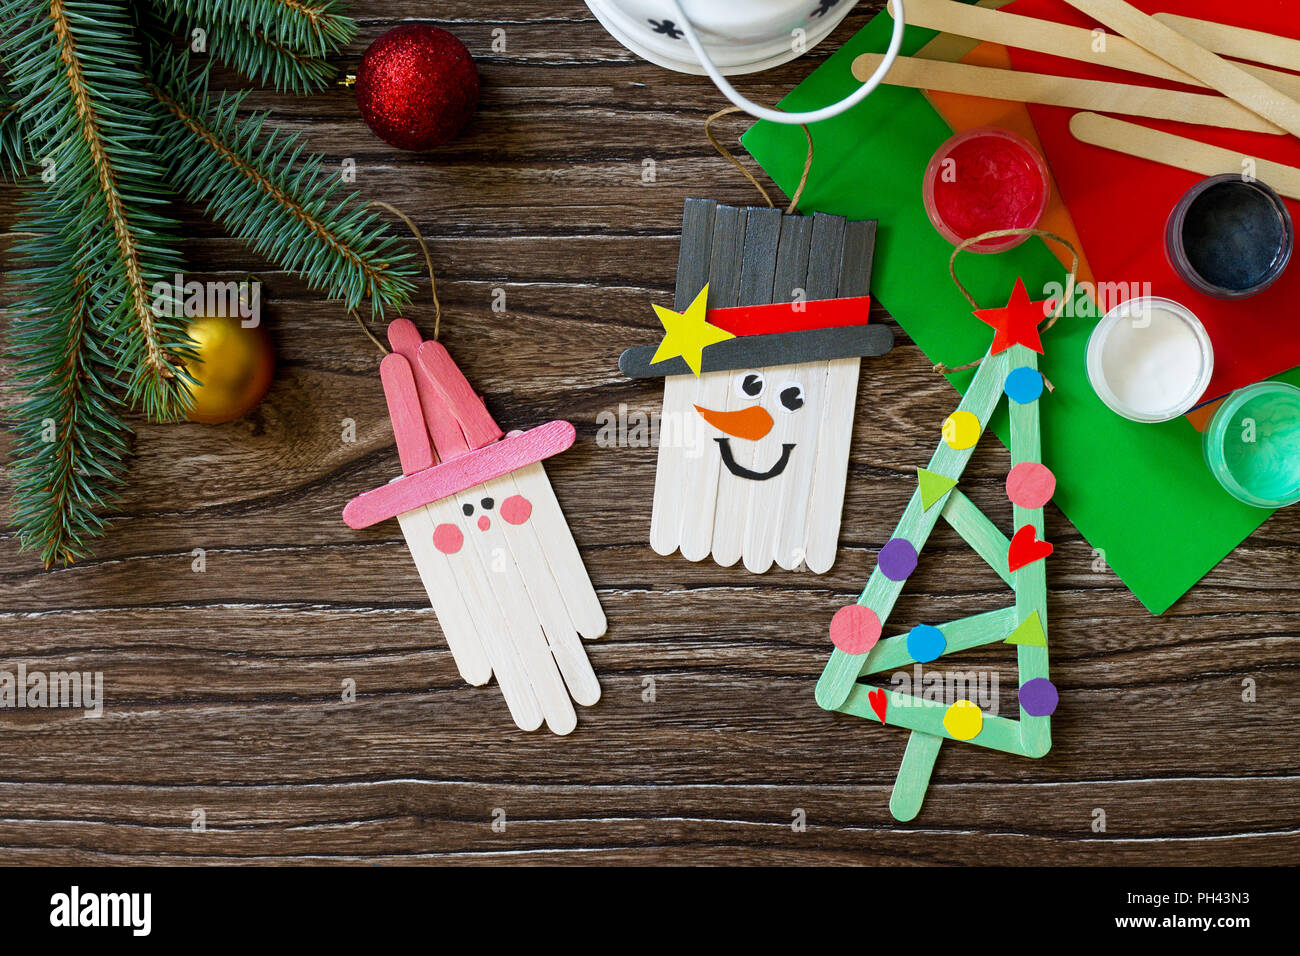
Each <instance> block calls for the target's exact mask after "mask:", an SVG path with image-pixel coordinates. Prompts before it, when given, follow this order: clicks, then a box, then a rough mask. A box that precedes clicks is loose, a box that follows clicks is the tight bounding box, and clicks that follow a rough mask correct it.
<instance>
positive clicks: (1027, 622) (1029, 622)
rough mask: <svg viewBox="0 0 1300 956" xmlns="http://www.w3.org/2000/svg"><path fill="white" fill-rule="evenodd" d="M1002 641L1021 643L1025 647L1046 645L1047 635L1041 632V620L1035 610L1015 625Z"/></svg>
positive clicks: (1005, 642)
mask: <svg viewBox="0 0 1300 956" xmlns="http://www.w3.org/2000/svg"><path fill="white" fill-rule="evenodd" d="M1002 643H1004V644H1023V645H1025V646H1026V647H1046V646H1047V635H1046V634H1044V633H1043V622H1042V620H1040V619H1039V617H1038V612H1037V611H1035V612H1034V613H1033V614H1031V615H1029V617H1027V618H1025V619H1024V620H1023V621H1021V622H1020V624H1019V625H1017V627H1016V629H1015V630H1014V631H1012V632H1011V636H1010V637H1008V638H1007V639H1006V640H1005V641H1003V642H1002Z"/></svg>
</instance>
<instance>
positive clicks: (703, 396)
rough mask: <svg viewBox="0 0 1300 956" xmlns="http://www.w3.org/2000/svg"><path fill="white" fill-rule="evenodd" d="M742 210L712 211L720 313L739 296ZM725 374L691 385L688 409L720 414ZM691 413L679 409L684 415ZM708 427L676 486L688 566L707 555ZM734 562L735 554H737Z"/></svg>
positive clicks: (717, 462)
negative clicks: (680, 488) (682, 495)
mask: <svg viewBox="0 0 1300 956" xmlns="http://www.w3.org/2000/svg"><path fill="white" fill-rule="evenodd" d="M747 215H748V210H746V209H737V208H734V207H731V206H719V207H718V208H717V209H716V210H715V212H714V218H713V241H712V243H711V250H710V256H709V272H708V275H709V280H708V281H709V301H708V305H710V306H713V307H716V308H726V307H728V306H732V305H735V304H736V297H737V296H738V295H739V294H740V261H741V256H742V255H743V253H744V245H745V219H746V218H747ZM731 381H732V376H730V375H707V376H702V377H701V378H699V379H697V380H696V387H695V393H694V398H693V400H692V403H691V404H692V405H699V406H702V407H704V408H715V409H721V408H725V407H726V403H727V396H728V395H730V394H731ZM692 411H693V409H683V410H682V412H683V414H689V413H691V412H692ZM715 434H716V432H715V429H713V428H712V426H705V428H704V435H703V438H704V444H705V446H706V447H705V448H704V449H703V454H701V455H699V456H698V457H694V458H692V457H690V456H687V458H686V472H685V474H683V475H682V477H681V479H680V480H681V481H682V483H683V485H684V486H685V488H686V494H687V497H686V500H685V501H684V503H683V509H682V526H681V532H680V535H681V552H682V557H684V558H686V559H687V560H688V561H703V560H704V559H705V558H706V557H708V555H709V553H710V552H711V551H712V550H713V531H714V516H715V514H716V510H717V505H718V472H719V471H720V470H721V468H722V459H721V456H720V455H719V454H718V451H717V447H716V444H715V442H714V441H713V437H714V435H715ZM737 557H739V555H737Z"/></svg>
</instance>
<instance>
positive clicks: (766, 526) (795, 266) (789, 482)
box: [747, 216, 827, 571]
mask: <svg viewBox="0 0 1300 956" xmlns="http://www.w3.org/2000/svg"><path fill="white" fill-rule="evenodd" d="M814 218H815V217H813V216H786V217H785V219H784V220H783V221H782V222H781V245H780V247H779V248H778V250H777V255H776V275H775V276H774V278H773V281H772V297H773V298H774V299H775V300H776V301H778V302H784V301H791V300H793V299H795V298H796V297H797V296H798V294H799V293H798V291H797V290H799V289H803V290H804V294H805V295H806V294H807V289H808V266H809V256H810V254H811V248H812V233H813V220H814ZM826 364H827V363H825V362H808V363H805V364H801V365H799V366H798V367H797V374H798V377H799V381H800V384H802V385H803V387H804V396H805V399H806V407H808V408H812V409H822V408H825V407H826ZM786 417H787V418H788V419H790V420H789V421H787V422H783V423H782V426H781V428H782V438H781V441H782V443H784V442H788V441H790V440H791V439H792V437H793V434H794V425H795V423H794V421H793V416H786ZM795 450H796V451H797V452H799V454H798V455H797V456H794V457H792V458H791V461H790V467H789V468H787V469H786V480H785V481H782V482H779V483H777V482H771V483H770V484H772V485H773V487H771V488H765V489H763V492H762V496H763V497H762V498H761V499H760V500H759V501H757V502H756V504H758V506H759V507H760V508H762V509H764V510H768V511H770V512H771V514H770V515H764V516H762V519H761V520H762V523H763V525H762V529H761V531H762V534H763V536H765V537H766V536H768V535H770V536H771V548H772V558H773V560H774V561H775V562H776V564H777V566H778V567H782V568H785V569H786V570H787V571H792V570H794V569H796V568H799V567H802V566H803V564H804V558H805V550H806V547H807V540H808V494H807V492H806V491H805V490H804V489H807V488H810V487H812V476H813V469H814V467H815V466H816V461H817V460H816V452H817V449H816V448H796V449H795ZM758 534H759V529H755V536H756V537H757V535H758ZM747 547H748V545H747ZM760 547H761V546H760V545H759V544H757V542H756V543H755V549H756V550H757V549H759V548H760Z"/></svg>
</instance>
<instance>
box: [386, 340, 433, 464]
mask: <svg viewBox="0 0 1300 956" xmlns="http://www.w3.org/2000/svg"><path fill="white" fill-rule="evenodd" d="M379 379H380V381H381V382H383V385H384V399H385V400H386V401H387V402H388V417H389V418H390V419H391V420H392V422H393V437H394V438H395V439H396V440H397V456H398V457H399V458H400V459H401V461H402V474H404V475H409V474H412V473H413V472H417V471H424V469H426V468H431V467H433V446H432V445H430V444H429V431H428V429H426V428H425V427H424V412H423V411H422V410H421V409H420V397H419V395H418V394H417V393H416V391H415V377H414V376H413V375H412V374H411V365H410V363H409V362H407V361H406V359H405V358H403V357H402V356H401V355H399V354H398V353H396V352H390V353H388V355H385V356H384V360H383V361H382V362H380V363H379Z"/></svg>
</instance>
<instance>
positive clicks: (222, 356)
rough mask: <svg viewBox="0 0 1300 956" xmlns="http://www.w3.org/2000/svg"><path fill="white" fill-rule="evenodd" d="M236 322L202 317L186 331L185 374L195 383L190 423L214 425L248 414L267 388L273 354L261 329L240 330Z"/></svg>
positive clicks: (273, 368) (273, 360) (269, 343)
mask: <svg viewBox="0 0 1300 956" xmlns="http://www.w3.org/2000/svg"><path fill="white" fill-rule="evenodd" d="M240 322H241V320H240V319H239V318H238V317H237V316H202V317H200V318H197V319H195V320H194V321H193V322H191V323H190V325H189V327H188V328H187V329H186V331H187V332H188V333H189V336H190V338H191V339H193V340H194V351H195V357H194V358H193V359H190V360H189V361H187V362H186V363H185V368H186V370H188V371H189V373H190V374H191V375H193V376H194V378H195V379H196V380H197V381H198V382H200V383H201V384H199V385H191V386H190V393H191V394H192V395H193V396H194V406H193V407H192V408H191V409H190V412H189V419H190V421H192V422H203V423H204V424H207V425H219V424H220V423H222V422H229V421H234V420H235V419H236V418H242V417H243V416H244V415H247V414H248V413H249V412H250V411H252V409H253V406H255V405H256V404H257V403H258V402H260V401H261V400H262V396H263V395H265V394H266V390H267V389H268V388H269V387H270V386H271V375H272V373H273V372H274V371H275V349H274V348H273V347H272V345H271V337H270V336H269V335H267V334H266V329H264V328H262V326H261V325H257V326H255V327H253V328H244V326H243V325H241V324H240Z"/></svg>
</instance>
